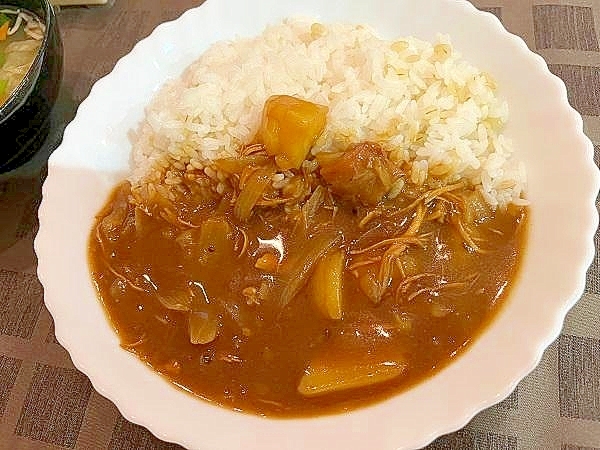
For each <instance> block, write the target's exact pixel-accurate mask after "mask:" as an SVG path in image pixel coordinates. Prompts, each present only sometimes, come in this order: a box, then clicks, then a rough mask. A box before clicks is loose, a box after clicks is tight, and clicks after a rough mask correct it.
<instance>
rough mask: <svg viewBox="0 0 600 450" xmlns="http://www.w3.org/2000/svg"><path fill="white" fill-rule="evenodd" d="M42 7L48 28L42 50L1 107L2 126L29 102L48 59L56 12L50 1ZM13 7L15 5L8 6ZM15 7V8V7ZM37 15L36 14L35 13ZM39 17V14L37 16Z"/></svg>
mask: <svg viewBox="0 0 600 450" xmlns="http://www.w3.org/2000/svg"><path fill="white" fill-rule="evenodd" d="M39 1H40V6H41V8H42V9H43V11H44V17H43V18H41V19H42V20H43V21H44V25H45V27H46V29H45V31H44V38H43V39H42V43H41V45H40V48H39V50H38V52H37V54H36V55H35V59H34V60H33V63H32V64H31V67H30V68H29V70H28V71H27V73H26V74H25V77H24V78H23V79H22V80H21V82H20V83H19V84H18V86H17V87H16V88H15V89H14V90H13V91H12V93H11V94H10V96H9V97H8V99H6V101H5V102H4V103H3V104H2V105H0V125H1V124H2V123H4V122H5V121H7V120H8V119H9V118H10V117H12V115H13V114H15V112H16V111H18V110H19V108H21V106H23V104H24V103H25V102H26V101H27V98H28V97H29V95H30V94H31V92H32V91H33V89H34V87H35V84H36V82H37V80H38V78H39V76H40V72H41V70H42V63H43V61H44V59H45V58H46V52H47V48H48V42H49V40H50V33H51V30H53V29H54V27H55V26H56V14H55V12H54V7H53V6H52V3H51V1H50V0H39ZM2 5H3V3H2V0H0V7H2ZM7 6H13V5H7ZM13 7H14V6H13ZM17 9H22V10H25V11H28V12H32V11H29V10H28V9H27V8H22V7H17ZM33 14H35V13H33ZM35 15H36V16H37V14H35Z"/></svg>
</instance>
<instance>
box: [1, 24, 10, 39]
mask: <svg viewBox="0 0 600 450" xmlns="http://www.w3.org/2000/svg"><path fill="white" fill-rule="evenodd" d="M9 27H10V23H9V22H4V23H3V24H2V25H1V26H0V41H5V40H6V38H7V37H8V28H9Z"/></svg>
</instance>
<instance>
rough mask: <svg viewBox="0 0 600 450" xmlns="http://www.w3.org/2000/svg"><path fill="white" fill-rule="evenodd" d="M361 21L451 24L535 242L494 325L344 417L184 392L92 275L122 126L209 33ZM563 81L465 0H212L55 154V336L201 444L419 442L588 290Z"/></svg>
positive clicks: (537, 346)
mask: <svg viewBox="0 0 600 450" xmlns="http://www.w3.org/2000/svg"><path fill="white" fill-rule="evenodd" d="M297 15H302V16H309V17H317V18H319V19H320V20H321V21H325V22H333V21H343V22H354V23H367V24H369V25H371V26H372V27H373V28H375V29H376V30H377V31H378V32H379V33H380V34H381V35H382V36H383V37H386V38H393V37H399V36H407V35H413V36H416V37H418V38H421V39H427V40H433V39H434V37H435V35H436V34H437V33H440V32H441V33H447V34H449V35H450V36H451V38H452V41H453V43H454V45H455V47H456V48H458V50H459V51H461V52H462V53H463V55H464V56H465V58H466V59H467V60H469V61H470V62H472V63H474V64H475V65H477V66H478V67H479V68H481V69H483V70H486V71H488V72H490V73H491V74H493V76H494V77H495V78H496V79H497V81H498V84H499V85H500V95H502V96H504V97H505V98H506V99H507V100H508V103H509V107H510V113H511V116H510V123H509V126H508V128H507V130H506V134H507V135H508V136H509V137H510V138H512V139H513V141H514V143H515V146H516V147H517V153H518V157H519V158H521V159H522V160H523V161H524V162H525V164H526V166H527V170H528V175H529V185H528V190H527V193H528V197H529V199H530V200H531V216H530V226H531V228H530V230H531V231H530V238H529V243H528V246H527V252H526V256H525V261H524V264H523V267H522V271H521V275H520V278H519V281H518V283H517V285H516V287H515V288H514V289H513V291H512V293H511V296H510V300H509V301H508V304H507V305H506V307H505V308H504V309H503V310H502V311H501V314H500V315H499V316H498V317H497V318H496V320H495V321H494V322H493V323H492V324H491V326H490V327H489V328H488V329H487V331H486V332H485V333H484V334H483V335H482V336H481V337H480V338H479V339H478V340H477V341H476V342H475V343H474V344H473V345H472V346H471V348H470V349H469V350H468V351H467V352H466V353H465V354H464V355H463V356H462V357H460V358H458V359H457V360H456V361H455V362H454V363H453V364H451V365H450V366H449V367H448V368H446V369H444V370H442V371H441V372H440V373H438V374H437V375H436V376H434V377H433V378H431V379H429V380H427V381H426V382H424V383H421V384H420V385H418V386H416V387H415V388H413V389H411V390H409V391H408V392H406V393H403V394H401V395H398V396H396V397H394V398H391V399H389V400H387V401H385V402H382V403H379V404H377V405H374V406H371V407H368V408H364V409H359V410H357V411H353V412H351V413H346V414H339V415H332V416H325V417H319V418H314V419H293V420H272V419H264V418H260V417H256V416H251V415H246V414H242V413H236V412H232V411H228V410H225V409H221V408H219V407H216V406H213V405H210V404H208V403H205V402H204V401H201V400H199V399H197V398H195V397H193V396H191V395H188V394H186V393H184V392H182V391H180V390H178V389H176V388H174V387H173V386H171V385H170V384H169V383H168V382H167V381H165V380H164V379H162V378H161V377H160V376H159V375H157V374H155V373H154V372H153V371H151V370H150V369H149V368H147V367H146V366H145V365H144V364H143V363H141V362H140V361H139V360H138V359H137V358H136V357H134V356H133V355H131V354H130V353H128V352H126V351H124V350H122V349H121V348H120V347H119V343H118V339H117V336H116V335H115V333H114V332H113V330H112V328H111V327H110V326H109V324H108V322H107V320H106V318H105V316H104V312H103V310H102V307H101V305H100V303H99V301H98V300H97V298H96V295H95V291H94V287H93V286H92V283H91V280H90V276H89V273H88V262H87V240H88V233H89V231H90V229H91V226H92V221H93V218H94V215H95V214H96V213H97V212H98V211H99V209H100V208H101V206H102V205H103V203H104V202H105V200H106V198H107V195H108V194H109V192H110V190H111V189H112V188H113V186H114V185H115V184H116V183H117V182H118V181H119V180H120V179H122V178H123V177H124V175H125V173H126V172H127V170H128V164H129V152H130V145H129V142H128V138H127V132H128V130H130V129H131V128H133V127H135V126H136V124H137V123H138V122H139V121H140V120H141V118H142V116H143V109H144V106H145V105H146V104H147V103H148V102H149V100H150V98H151V96H152V95H153V93H154V92H156V90H157V89H158V87H159V86H161V84H162V83H164V81H165V80H167V79H168V78H172V77H176V76H178V75H179V74H180V73H181V71H182V70H183V69H184V68H185V67H186V66H187V65H188V64H189V63H191V62H192V61H193V60H194V59H195V58H197V57H198V56H199V54H200V53H201V52H202V51H203V50H204V49H206V47H207V46H208V45H209V44H211V43H212V42H214V41H216V40H220V39H225V38H234V37H237V36H249V35H255V34H258V33H259V32H260V31H262V29H263V28H264V27H265V26H266V25H267V24H268V23H274V22H277V21H279V20H280V19H282V18H284V17H288V16H297ZM582 128H583V127H582V120H581V117H580V116H579V115H578V114H577V113H576V112H575V111H574V110H573V109H572V108H571V107H570V106H569V105H568V101H567V95H566V90H565V87H564V85H563V83H562V82H561V81H560V80H559V79H558V78H556V77H554V76H553V75H551V74H550V72H549V71H548V68H547V66H546V64H545V63H544V61H543V60H542V58H541V57H539V56H537V55H535V54H533V53H531V52H530V51H529V50H528V49H527V47H526V45H525V44H524V43H523V41H522V40H521V39H519V38H518V37H515V36H513V35H511V34H509V33H508V32H507V31H505V29H504V28H503V27H502V25H501V24H500V22H499V21H498V20H497V19H496V18H495V17H493V16H492V15H491V14H487V13H481V12H478V11H477V10H476V9H475V8H474V7H473V6H472V5H471V4H470V3H467V2H466V1H457V0H420V1H418V2H417V1H414V0H334V1H329V2H324V1H322V0H303V1H301V2H296V1H293V0H254V1H253V2H251V4H250V5H249V4H247V3H246V1H245V0H208V2H206V3H205V4H204V5H202V6H200V7H198V8H196V9H192V10H190V11H188V12H186V13H185V14H184V15H183V16H181V17H180V18H179V19H177V20H176V21H173V22H169V23H165V24H163V25H161V26H159V27H158V28H157V29H156V30H155V31H154V32H153V33H152V34H151V35H150V36H149V37H148V38H146V39H144V40H143V41H141V42H140V43H138V44H137V45H136V46H135V47H134V49H133V50H132V51H131V53H130V54H128V55H127V56H125V57H124V58H123V59H121V60H120V61H119V62H118V63H117V65H116V66H115V68H114V70H113V71H112V72H111V73H110V74H109V75H107V76H106V77H105V78H103V79H102V80H100V81H98V82H97V83H96V84H95V86H94V87H93V89H92V91H91V93H90V95H89V97H88V98H87V99H86V100H85V101H84V102H83V103H82V104H81V106H80V108H79V111H78V113H77V116H76V117H75V119H74V120H73V122H72V123H71V124H70V125H69V126H68V127H67V129H66V131H65V135H64V140H63V143H62V145H61V146H60V148H59V149H57V150H56V151H55V152H54V154H53V155H52V157H51V158H50V161H49V168H48V178H47V180H46V182H45V184H44V189H43V196H44V198H43V201H42V205H41V207H40V212H39V216H40V230H39V233H38V236H37V238H36V241H35V249H36V252H37V255H38V258H39V266H38V274H39V278H40V280H41V281H42V284H43V286H44V290H45V294H44V300H45V302H46V305H47V307H48V309H49V310H50V312H51V313H52V316H53V317H54V321H55V325H56V336H57V338H58V340H59V342H60V343H61V344H62V345H63V346H64V347H65V348H66V349H67V350H68V351H69V353H70V355H71V357H72V359H73V362H74V364H75V365H76V366H77V367H78V368H79V369H80V370H81V371H82V372H84V373H85V374H87V375H88V376H89V378H90V380H91V381H92V384H93V385H94V387H95V388H96V390H97V391H98V392H100V393H101V394H102V395H104V396H106V397H108V398H109V399H110V400H112V401H113V402H114V403H115V404H116V405H117V407H118V408H119V410H120V411H121V412H122V413H123V415H124V416H125V417H126V418H128V419H129V420H131V421H133V422H136V423H138V424H141V425H143V426H145V427H147V428H148V429H149V430H150V431H152V432H153V433H154V434H155V435H156V436H158V437H159V438H161V439H164V440H167V441H173V442H177V443H180V444H182V445H184V446H187V447H192V448H205V449H213V448H221V449H228V448H261V449H269V448H273V449H283V448H290V449H291V448H298V449H300V448H329V449H333V448H344V449H351V448H378V449H385V448H397V449H398V448H415V447H420V446H424V445H426V444H427V443H428V442H430V441H431V440H433V439H434V438H435V437H437V436H439V435H441V434H445V433H448V432H451V431H454V430H456V429H458V428H461V427H462V426H464V425H465V424H466V423H467V422H468V421H469V420H470V419H471V418H472V417H473V416H474V415H475V414H476V413H477V412H479V411H481V410H482V409H484V408H486V407H488V406H491V405H493V404H495V403H497V402H499V401H501V400H502V399H503V398H505V397H506V396H507V395H508V394H510V392H511V391H512V390H513V389H514V388H515V386H516V385H517V383H518V382H519V381H520V380H521V379H522V378H523V377H524V376H525V375H527V374H528V373H529V372H530V371H531V370H533V368H534V367H535V366H536V365H537V363H538V362H539V360H540V358H541V356H542V353H543V351H544V349H545V348H546V347H547V346H548V345H549V344H550V343H551V342H552V341H553V340H554V339H555V338H556V337H557V336H558V334H559V333H560V330H561V327H562V323H563V320H564V318H565V315H566V314H567V311H568V310H569V309H570V308H571V307H572V306H573V304H574V303H575V302H576V301H577V300H578V298H579V297H580V296H581V294H582V293H583V289H584V285H585V273H586V270H587V268H588V266H589V264H590V263H591V261H592V257H593V254H594V245H593V235H594V232H595V230H596V228H597V225H598V215H597V212H596V208H595V198H596V195H597V193H598V189H599V183H600V182H599V175H598V169H597V168H596V166H595V165H594V163H593V160H592V155H593V147H592V144H591V143H590V141H589V140H588V139H587V138H586V137H585V136H584V134H583V131H582Z"/></svg>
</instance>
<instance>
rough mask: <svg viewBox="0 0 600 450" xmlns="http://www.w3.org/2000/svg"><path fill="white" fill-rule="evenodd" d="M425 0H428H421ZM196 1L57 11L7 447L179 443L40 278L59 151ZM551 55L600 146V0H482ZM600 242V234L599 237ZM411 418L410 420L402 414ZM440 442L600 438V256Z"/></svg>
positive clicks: (7, 366) (24, 252) (2, 203)
mask: <svg viewBox="0 0 600 450" xmlns="http://www.w3.org/2000/svg"><path fill="white" fill-rule="evenodd" d="M415 1H418V0H415ZM200 3H201V1H194V0H170V1H166V0H165V1H163V0H151V1H150V0H116V1H115V2H111V3H109V5H110V6H107V7H94V8H63V9H62V10H60V11H59V12H58V18H59V25H60V28H61V32H62V37H63V39H64V46H65V72H64V82H63V86H62V89H61V93H60V98H59V101H58V104H57V106H56V108H55V110H54V113H53V116H52V123H53V131H52V133H51V136H50V137H49V139H48V142H47V143H46V145H45V147H44V148H43V149H42V150H41V151H40V153H39V154H38V155H37V156H36V158H35V159H34V160H33V161H32V162H30V163H29V164H27V165H26V166H25V167H23V168H22V169H20V170H19V171H17V172H15V173H13V174H10V175H9V176H0V448H1V449H62V448H77V449H105V448H106V449H138V448H139V449H175V448H180V447H179V446H177V445H174V444H168V443H164V442H161V441H160V440H158V439H156V438H155V437H154V436H153V435H152V434H151V433H150V432H149V431H147V430H146V429H144V428H142V427H140V426H138V425H134V424H132V423H130V422H128V421H127V420H126V419H124V418H123V417H122V416H121V414H120V413H119V412H118V410H117V408H116V407H115V406H114V405H113V404H112V403H111V402H110V401H108V400H106V399H105V398H104V397H102V396H101V395H99V394H98V393H97V392H95V391H94V389H93V387H92V386H91V384H90V382H89V380H88V378H87V377H86V376H85V375H84V374H82V373H81V372H79V371H78V370H77V369H75V367H74V366H73V364H72V363H71V360H70V359H69V355H68V354H67V352H66V351H65V350H64V349H63V348H62V347H61V346H60V345H59V344H58V342H57V341H56V339H55V337H54V333H53V322H52V318H51V317H50V315H49V313H48V311H47V310H46V308H45V307H44V304H43V290H42V286H41V285H40V283H39V281H38V279H37V277H36V258H35V254H34V251H33V239H34V237H35V234H36V229H37V216H36V213H37V207H38V205H39V202H40V186H41V181H42V180H43V177H44V176H45V173H46V169H45V161H46V159H47V156H48V154H49V153H50V152H51V151H52V150H53V149H54V148H55V147H56V145H57V144H58V143H59V142H60V139H61V135H62V130H63V129H64V126H65V124H66V123H67V122H68V121H69V120H70V119H71V118H72V117H73V116H74V114H75V110H76V107H77V105H78V104H79V103H80V102H81V101H82V99H83V98H85V96H86V95H87V94H88V93H89V90H90V87H91V85H92V84H93V82H95V81H96V80H97V79H98V78H100V77H102V76H103V75H105V74H106V73H108V72H109V71H110V70H111V69H112V67H113V65H114V64H115V62H116V61H117V59H118V58H120V57H121V56H123V55H124V54H126V53H127V52H128V51H129V50H130V49H131V48H132V46H133V45H134V43H135V42H137V41H138V40H139V39H141V38H143V37H145V36H146V35H148V34H149V33H150V31H151V30H152V29H153V28H154V27H155V26H156V25H158V24H159V23H161V22H163V21H166V20H170V19H173V18H176V17H178V16H179V15H180V14H181V13H182V12H183V11H184V10H185V9H187V8H190V7H193V6H197V5H199V4H200ZM473 3H474V4H475V5H476V6H477V7H479V8H480V9H483V10H486V11H489V12H491V13H492V14H495V15H496V16H497V17H498V18H499V19H500V20H501V21H502V23H503V24H504V25H505V26H506V28H507V29H508V30H509V31H511V32H513V33H515V34H517V35H519V36H521V37H522V38H523V39H524V40H525V42H526V43H527V44H528V45H529V47H530V48H531V49H532V50H533V51H535V52H537V53H539V54H540V55H542V56H543V57H544V58H545V59H546V61H547V62H548V64H549V67H550V70H551V71H552V72H554V73H555V74H556V75H558V76H560V77H561V78H562V79H563V80H564V82H565V83H566V85H567V89H568V93H569V100H570V102H571V104H572V105H573V106H574V107H575V108H576V109H577V110H578V111H579V112H580V113H581V114H582V115H583V118H584V124H585V132H586V133H587V135H588V136H589V137H590V139H591V140H592V141H593V143H594V144H595V145H596V162H597V163H598V161H599V159H598V158H599V157H600V153H599V147H598V145H600V47H599V40H598V37H599V33H600V0H534V1H531V0H474V1H473ZM595 243H596V248H597V249H598V246H599V245H600V240H599V238H598V235H597V236H596V240H595ZM399 425H400V424H399ZM428 448H429V449H453V450H454V449H482V450H483V449H495V450H513V449H557V450H558V449H560V450H593V449H600V261H599V259H598V257H596V258H595V260H594V262H593V265H592V267H591V268H590V270H589V272H588V275H587V285H586V289H585V294H584V295H583V297H582V298H581V300H580V301H579V302H578V304H577V305H576V306H575V308H574V309H573V310H572V311H571V312H570V313H569V315H568V317H567V319H566V321H565V324H564V328H563V330H562V334H561V335H560V337H559V338H558V339H557V340H556V342H554V343H553V344H552V345H551V346H550V347H549V348H548V349H547V350H546V352H545V354H544V357H543V359H542V361H541V362H540V364H539V366H538V367H537V369H536V370H535V371H534V372H533V373H532V374H530V375H529V376H527V377H526V378H525V379H524V380H523V381H522V382H521V383H520V384H519V385H518V387H517V388H516V390H515V391H514V392H513V393H512V394H511V395H510V396H509V397H508V398H507V399H506V400H504V401H503V402H502V403H500V404H498V405H496V406H494V407H492V408H489V409H487V410H485V411H483V412H481V413H480V414H478V415H477V416H476V417H475V418H474V419H473V420H472V421H471V422H470V423H469V424H468V425H467V426H466V427H465V428H464V429H462V430H460V431H457V432H455V433H452V434H450V435H447V436H443V437H440V438H439V439H437V440H436V441H434V442H433V443H432V444H431V445H430V446H429V447H428Z"/></svg>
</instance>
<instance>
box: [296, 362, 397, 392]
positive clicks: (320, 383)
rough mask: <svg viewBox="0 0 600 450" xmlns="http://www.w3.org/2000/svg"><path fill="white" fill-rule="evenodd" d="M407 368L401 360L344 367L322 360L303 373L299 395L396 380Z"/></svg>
mask: <svg viewBox="0 0 600 450" xmlns="http://www.w3.org/2000/svg"><path fill="white" fill-rule="evenodd" d="M405 370H406V364H405V363H404V362H403V361H400V360H393V359H390V360H381V361H376V362H366V361H365V362H357V361H353V360H351V359H348V360H347V361H346V362H345V364H342V363H340V362H337V361H336V362H331V360H327V359H323V360H321V361H320V362H318V363H316V364H315V363H314V362H313V363H311V365H309V366H308V368H307V369H306V370H305V371H304V376H303V377H302V379H301V380H300V384H299V385H298V392H299V393H300V394H302V395H304V396H306V397H314V396H317V395H324V394H330V393H333V392H338V391H343V390H347V389H353V388H358V387H364V386H371V385H373V384H378V383H382V382H384V381H388V380H391V379H392V378H396V377H398V376H400V375H402V374H403V373H404V371H405Z"/></svg>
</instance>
